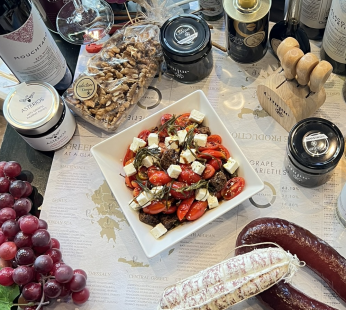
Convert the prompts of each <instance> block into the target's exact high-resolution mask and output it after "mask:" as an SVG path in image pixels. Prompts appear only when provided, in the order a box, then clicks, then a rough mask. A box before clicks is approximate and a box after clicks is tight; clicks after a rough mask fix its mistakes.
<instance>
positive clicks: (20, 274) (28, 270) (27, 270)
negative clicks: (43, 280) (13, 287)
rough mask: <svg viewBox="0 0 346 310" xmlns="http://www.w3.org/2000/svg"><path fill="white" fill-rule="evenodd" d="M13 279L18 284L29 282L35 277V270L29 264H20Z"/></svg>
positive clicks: (14, 272)
mask: <svg viewBox="0 0 346 310" xmlns="http://www.w3.org/2000/svg"><path fill="white" fill-rule="evenodd" d="M12 278H13V281H14V282H15V283H16V284H18V285H25V284H28V283H29V282H30V281H32V280H33V278H34V270H33V269H32V267H28V266H18V267H17V268H16V269H14V271H13V275H12Z"/></svg>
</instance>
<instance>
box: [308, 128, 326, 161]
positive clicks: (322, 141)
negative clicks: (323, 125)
mask: <svg viewBox="0 0 346 310" xmlns="http://www.w3.org/2000/svg"><path fill="white" fill-rule="evenodd" d="M303 146H304V150H305V151H306V152H307V153H308V154H309V155H311V156H321V155H324V154H326V153H327V151H328V149H329V140H328V137H327V136H326V135H325V134H323V133H312V134H308V135H307V136H305V137H304V138H303Z"/></svg>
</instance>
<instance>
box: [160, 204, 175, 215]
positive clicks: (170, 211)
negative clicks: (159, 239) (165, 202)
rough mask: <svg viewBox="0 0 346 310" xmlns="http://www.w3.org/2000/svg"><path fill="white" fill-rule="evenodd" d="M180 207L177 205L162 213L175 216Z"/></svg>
mask: <svg viewBox="0 0 346 310" xmlns="http://www.w3.org/2000/svg"><path fill="white" fill-rule="evenodd" d="M177 209H178V207H177V206H176V205H174V206H171V207H169V208H168V210H164V211H162V213H163V214H173V213H175V212H176V211H177Z"/></svg>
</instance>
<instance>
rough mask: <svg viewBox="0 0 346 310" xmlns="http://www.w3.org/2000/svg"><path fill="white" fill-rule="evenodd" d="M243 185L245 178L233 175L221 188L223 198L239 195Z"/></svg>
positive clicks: (227, 198) (228, 198)
mask: <svg viewBox="0 0 346 310" xmlns="http://www.w3.org/2000/svg"><path fill="white" fill-rule="evenodd" d="M244 186H245V180H244V179H243V178H242V177H234V178H232V179H230V180H228V181H227V183H226V185H225V187H224V188H223V189H222V190H221V195H222V197H223V198H224V199H226V200H230V199H232V198H234V197H235V196H237V195H239V194H240V193H241V192H242V191H243V189H244Z"/></svg>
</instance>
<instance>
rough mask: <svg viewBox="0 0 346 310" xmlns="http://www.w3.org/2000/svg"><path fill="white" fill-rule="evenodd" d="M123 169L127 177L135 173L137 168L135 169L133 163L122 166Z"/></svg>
mask: <svg viewBox="0 0 346 310" xmlns="http://www.w3.org/2000/svg"><path fill="white" fill-rule="evenodd" d="M124 171H125V174H126V176H128V177H130V176H132V175H134V174H136V173H137V170H136V168H135V166H134V164H133V163H131V164H128V165H126V166H125V167H124Z"/></svg>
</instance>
